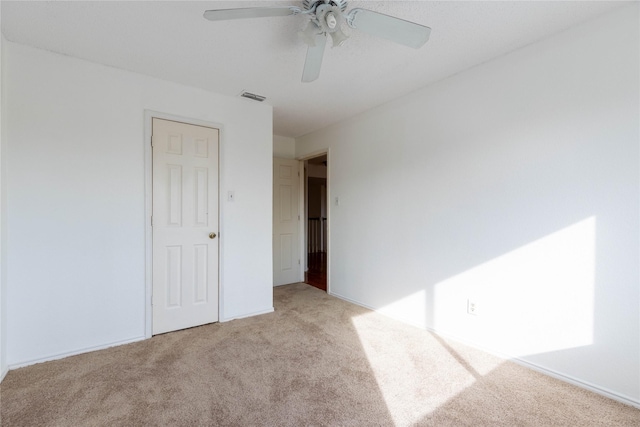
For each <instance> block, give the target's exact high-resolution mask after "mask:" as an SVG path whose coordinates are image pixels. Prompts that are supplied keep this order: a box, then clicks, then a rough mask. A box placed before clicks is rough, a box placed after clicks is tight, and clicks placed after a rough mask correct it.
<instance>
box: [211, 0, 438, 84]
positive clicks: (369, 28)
mask: <svg viewBox="0 0 640 427" xmlns="http://www.w3.org/2000/svg"><path fill="white" fill-rule="evenodd" d="M346 9H347V0H304V1H303V2H302V7H298V6H272V7H249V8H241V9H217V10H207V11H205V12H204V17H205V18H206V19H208V20H210V21H226V20H231V19H247V18H267V17H272V16H288V15H303V16H305V17H308V18H309V23H308V24H307V27H306V28H305V30H303V31H300V32H299V34H300V35H301V37H302V39H303V40H304V41H305V43H307V45H308V46H309V47H308V49H307V57H306V59H305V63H304V70H303V72H302V81H303V82H312V81H314V80H316V79H317V78H318V76H319V75H320V67H321V65H322V57H323V55H324V48H325V45H326V43H327V36H331V39H332V42H333V46H334V47H336V46H341V45H342V44H343V43H344V42H345V41H346V40H347V38H348V37H349V36H347V35H346V34H345V33H344V32H343V31H342V25H343V24H344V23H345V22H346V23H347V25H348V26H349V27H351V28H354V29H356V30H360V31H363V32H365V33H368V34H371V35H374V36H377V37H381V38H383V39H387V40H390V41H392V42H395V43H399V44H401V45H405V46H409V47H412V48H414V49H418V48H420V47H422V46H423V45H424V44H425V43H426V42H427V40H429V34H430V33H431V28H429V27H425V26H424V25H420V24H416V23H415V22H410V21H405V20H404V19H400V18H396V17H393V16H389V15H385V14H382V13H378V12H374V11H372V10H368V9H361V8H356V9H352V10H350V11H349V12H345V11H346Z"/></svg>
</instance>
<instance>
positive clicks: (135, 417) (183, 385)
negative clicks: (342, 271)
mask: <svg viewBox="0 0 640 427" xmlns="http://www.w3.org/2000/svg"><path fill="white" fill-rule="evenodd" d="M275 309H276V311H275V312H274V313H271V314H266V315H262V316H257V317H254V318H249V319H241V320H235V321H232V322H228V323H223V324H212V325H207V326H202V327H198V328H193V329H189V330H185V331H180V332H174V333H170V334H165V335H160V336H157V337H154V338H152V339H150V340H146V341H142V342H139V343H134V344H128V345H124V346H120V347H114V348H110V349H107V350H102V351H96V352H93V353H89V354H83V355H79V356H74V357H69V358H66V359H63V360H59V361H54V362H48V363H42V364H39V365H34V366H30V367H27V368H22V369H18V370H15V371H11V372H9V374H8V375H7V377H6V378H5V380H4V381H3V382H2V384H1V385H0V406H1V408H0V409H1V411H0V414H1V416H2V419H1V421H2V422H1V424H2V426H3V427H5V426H107V425H108V426H115V425H122V426H143V425H149V426H163V425H170V426H180V425H184V426H198V425H201V426H215V425H220V426H259V425H268V426H306V425H330V426H334V425H335V426H393V425H396V426H409V425H433V426H485V425H486V426H497V425H504V426H562V425H565V426H587V425H603V426H604V425H606V426H615V425H625V426H631V425H635V426H638V425H640V410H638V409H635V408H632V407H629V406H625V405H623V404H620V403H617V402H614V401H612V400H609V399H606V398H604V397H601V396H599V395H596V394H593V393H590V392H588V391H585V390H582V389H580V388H577V387H574V386H571V385H569V384H565V383H563V382H561V381H558V380H555V379H553V378H549V377H546V376H544V375H541V374H538V373H536V372H533V371H530V370H528V369H526V368H523V367H521V366H518V365H515V364H513V363H511V362H505V361H503V360H501V359H498V358H496V357H493V356H490V355H487V354H486V353H483V352H480V351H477V350H474V349H471V348H468V347H465V346H463V345H460V344H457V343H455V342H449V341H446V340H444V339H442V338H440V337H438V336H435V335H433V334H430V333H428V332H425V331H422V330H419V329H416V328H413V327H411V326H407V325H404V324H402V323H399V322H395V321H393V320H390V319H388V318H386V317H383V316H381V315H378V314H376V313H373V312H371V311H368V310H366V309H363V308H361V307H358V306H355V305H352V304H349V303H346V302H344V301H341V300H338V299H336V298H333V297H331V296H329V295H327V294H326V293H324V292H322V291H320V290H318V289H315V288H312V287H310V286H308V285H304V284H295V285H289V286H283V287H279V288H276V289H275Z"/></svg>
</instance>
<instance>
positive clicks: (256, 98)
mask: <svg viewBox="0 0 640 427" xmlns="http://www.w3.org/2000/svg"><path fill="white" fill-rule="evenodd" d="M240 96H241V97H243V98H249V99H253V100H254V101H258V102H262V101H264V100H265V99H267V98H265V97H264V96H262V95H256V94H255V93H250V92H242V93H241V94H240Z"/></svg>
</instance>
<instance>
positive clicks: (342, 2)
mask: <svg viewBox="0 0 640 427" xmlns="http://www.w3.org/2000/svg"><path fill="white" fill-rule="evenodd" d="M321 4H328V5H330V6H336V7H338V8H339V9H340V11H342V12H344V11H345V10H347V0H303V2H302V8H303V9H305V10H312V9H313V8H314V7H317V6H320V5H321Z"/></svg>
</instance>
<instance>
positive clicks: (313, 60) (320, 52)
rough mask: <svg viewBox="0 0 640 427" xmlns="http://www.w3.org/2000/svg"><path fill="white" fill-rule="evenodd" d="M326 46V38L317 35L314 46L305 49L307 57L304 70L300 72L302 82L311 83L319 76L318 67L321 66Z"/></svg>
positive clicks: (322, 35)
mask: <svg viewBox="0 0 640 427" xmlns="http://www.w3.org/2000/svg"><path fill="white" fill-rule="evenodd" d="M326 44H327V36H325V35H324V34H318V35H317V36H316V44H315V46H309V48H308V49H307V57H306V59H305V60H304V70H303V71H302V81H303V82H304V83H309V82H312V81H314V80H315V79H317V78H318V77H319V76H320V67H321V66H322V57H323V56H324V47H325V45H326Z"/></svg>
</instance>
